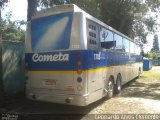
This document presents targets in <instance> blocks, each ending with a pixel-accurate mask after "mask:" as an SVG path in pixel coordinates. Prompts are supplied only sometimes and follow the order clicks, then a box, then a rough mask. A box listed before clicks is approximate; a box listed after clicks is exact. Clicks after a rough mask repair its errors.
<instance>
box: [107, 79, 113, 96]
mask: <svg viewBox="0 0 160 120" xmlns="http://www.w3.org/2000/svg"><path fill="white" fill-rule="evenodd" d="M113 81H114V79H113V77H110V79H109V81H108V84H107V91H108V92H107V98H112V97H113V93H114V82H113Z"/></svg>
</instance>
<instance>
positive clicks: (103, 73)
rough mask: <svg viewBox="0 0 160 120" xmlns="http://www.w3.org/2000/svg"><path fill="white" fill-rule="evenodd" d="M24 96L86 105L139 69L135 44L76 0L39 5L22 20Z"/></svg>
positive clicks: (116, 88)
mask: <svg viewBox="0 0 160 120" xmlns="http://www.w3.org/2000/svg"><path fill="white" fill-rule="evenodd" d="M25 59H26V61H25V66H26V96H27V98H29V99H32V100H37V101H47V102H54V103H61V104H68V105H76V106H86V105H88V104H90V103H93V102H95V101H97V100H99V99H101V98H103V97H104V96H107V97H108V98H111V97H112V96H113V94H114V93H115V92H116V93H118V92H120V90H121V87H122V85H123V84H125V83H127V82H128V81H130V80H132V79H133V78H135V77H137V76H139V75H140V73H141V72H142V57H141V56H140V47H139V45H138V44H137V43H136V42H134V41H133V40H132V39H130V38H129V37H127V36H125V35H123V34H122V33H120V32H118V31H117V30H115V29H113V28H112V27H110V26H108V25H106V24H104V23H103V22H101V21H99V20H98V19H96V18H94V17H92V16H91V15H89V14H87V13H86V12H85V11H83V10H81V9H80V8H78V7H77V6H76V5H72V4H71V5H61V6H56V7H54V8H49V9H46V10H42V11H39V12H37V13H35V14H34V15H33V16H32V20H31V21H30V22H29V23H28V25H27V33H26V41H25Z"/></svg>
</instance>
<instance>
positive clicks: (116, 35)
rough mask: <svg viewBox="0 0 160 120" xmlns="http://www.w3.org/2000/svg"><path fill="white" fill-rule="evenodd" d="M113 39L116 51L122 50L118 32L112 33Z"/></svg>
mask: <svg viewBox="0 0 160 120" xmlns="http://www.w3.org/2000/svg"><path fill="white" fill-rule="evenodd" d="M114 40H115V49H116V50H118V51H123V41H122V37H121V36H120V35H118V34H114Z"/></svg>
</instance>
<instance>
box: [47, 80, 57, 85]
mask: <svg viewBox="0 0 160 120" xmlns="http://www.w3.org/2000/svg"><path fill="white" fill-rule="evenodd" d="M44 85H46V86H50V85H56V81H55V80H50V79H46V80H45V81H44Z"/></svg>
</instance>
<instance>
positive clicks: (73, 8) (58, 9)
mask: <svg viewBox="0 0 160 120" xmlns="http://www.w3.org/2000/svg"><path fill="white" fill-rule="evenodd" d="M82 11H83V10H82V9H80V8H79V7H78V6H77V5H75V4H65V5H56V6H55V7H52V8H48V9H44V10H41V11H37V12H36V13H35V14H34V15H33V16H32V19H36V18H40V17H45V16H50V15H54V14H59V13H64V12H82Z"/></svg>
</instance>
